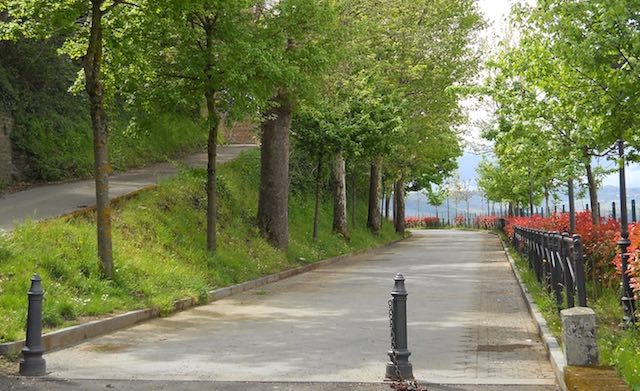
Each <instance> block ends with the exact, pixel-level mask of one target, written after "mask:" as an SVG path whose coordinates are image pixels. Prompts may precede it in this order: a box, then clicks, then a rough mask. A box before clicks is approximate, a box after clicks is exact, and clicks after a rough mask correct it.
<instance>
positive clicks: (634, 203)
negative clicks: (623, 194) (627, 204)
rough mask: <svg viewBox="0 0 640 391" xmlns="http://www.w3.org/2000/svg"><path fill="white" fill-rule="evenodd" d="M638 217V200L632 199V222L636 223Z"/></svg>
mask: <svg viewBox="0 0 640 391" xmlns="http://www.w3.org/2000/svg"><path fill="white" fill-rule="evenodd" d="M636 221H638V220H637V219H636V200H631V222H632V223H635V222H636Z"/></svg>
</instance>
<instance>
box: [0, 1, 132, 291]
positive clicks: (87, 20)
mask: <svg viewBox="0 0 640 391" xmlns="http://www.w3.org/2000/svg"><path fill="white" fill-rule="evenodd" d="M124 6H135V5H134V3H132V2H128V1H123V0H111V1H108V0H90V1H80V0H61V1H54V0H43V1H36V2H32V1H24V0H6V1H4V2H3V3H0V13H2V12H7V15H8V18H7V19H8V22H4V23H0V39H2V40H5V39H18V38H19V37H21V36H24V37H27V38H48V37H50V36H51V35H52V34H54V33H58V34H64V35H65V36H66V37H68V38H67V39H66V40H65V42H64V44H63V46H62V48H61V51H62V52H63V53H65V54H67V55H69V56H70V57H71V58H75V59H81V60H82V71H83V76H84V78H83V80H81V82H83V84H84V90H85V92H86V94H87V97H88V98H89V105H90V112H91V126H92V130H93V146H94V159H95V165H94V176H95V185H96V215H97V216H96V221H97V243H98V246H97V248H98V257H99V259H100V262H101V266H102V272H103V274H104V276H105V277H106V278H108V279H111V278H113V252H112V241H111V205H110V200H109V173H110V171H111V167H110V164H109V127H108V118H107V114H106V110H105V98H106V96H107V94H108V91H106V90H105V77H104V74H103V67H104V66H105V58H104V51H105V46H104V42H105V40H104V35H105V33H106V34H109V33H110V31H109V29H110V28H111V27H113V26H117V25H118V23H119V22H120V20H119V19H120V18H121V16H122V14H121V13H120V12H119V11H120V10H119V8H122V7H124ZM105 30H106V31H105ZM107 49H110V48H107Z"/></svg>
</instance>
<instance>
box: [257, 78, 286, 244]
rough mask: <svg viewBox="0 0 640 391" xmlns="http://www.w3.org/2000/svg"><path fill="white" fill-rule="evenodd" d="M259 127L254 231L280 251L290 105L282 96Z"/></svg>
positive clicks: (283, 240)
mask: <svg viewBox="0 0 640 391" xmlns="http://www.w3.org/2000/svg"><path fill="white" fill-rule="evenodd" d="M273 102H274V103H275V104H276V106H275V107H272V108H271V109H269V110H268V111H267V112H266V113H265V116H264V118H265V119H264V122H263V123H262V125H261V131H262V134H261V141H262V143H261V144H262V145H261V147H260V151H261V156H260V193H259V200H258V228H259V229H260V234H261V235H262V236H263V237H264V238H265V239H267V240H268V241H269V242H270V243H271V244H273V245H274V246H275V247H276V248H278V249H280V250H286V249H287V247H288V244H289V211H288V207H289V129H290V127H291V112H292V110H293V108H292V103H291V101H290V99H289V97H288V95H287V93H286V92H283V91H280V92H278V94H277V95H276V96H275V97H274V98H273Z"/></svg>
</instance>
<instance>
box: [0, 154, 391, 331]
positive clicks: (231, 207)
mask: <svg viewBox="0 0 640 391" xmlns="http://www.w3.org/2000/svg"><path fill="white" fill-rule="evenodd" d="M257 152H258V151H251V152H248V153H245V154H242V155H241V156H240V157H239V158H238V159H237V160H234V161H232V162H230V163H227V164H225V165H223V166H221V168H220V169H219V181H218V183H219V197H220V206H219V210H218V216H219V225H218V227H219V232H218V235H219V236H218V243H219V250H218V251H217V252H216V253H215V255H210V254H208V253H207V252H206V251H205V245H206V237H205V229H206V216H205V214H206V193H205V178H206V173H205V171H204V170H189V171H185V172H183V173H181V174H180V175H179V176H177V177H176V178H174V179H171V180H168V181H165V182H163V183H161V185H160V187H159V189H158V190H156V191H149V192H144V193H141V194H140V195H139V196H137V197H135V198H133V199H131V200H129V201H127V202H125V203H123V204H121V205H119V206H118V207H117V208H115V210H114V211H113V243H114V259H115V277H114V279H113V280H112V281H107V280H104V279H102V278H100V269H99V266H98V260H97V257H96V244H95V227H94V221H93V218H90V217H79V218H75V219H73V220H70V221H68V222H65V221H62V220H52V221H46V222H41V223H34V222H30V223H26V224H23V225H21V226H19V227H18V228H17V229H16V230H15V231H14V232H13V233H12V234H11V235H7V236H5V237H3V238H0V341H13V340H17V339H20V338H23V337H24V324H25V316H26V312H25V311H26V291H27V290H28V285H29V277H30V276H31V275H32V273H33V272H38V273H40V274H41V276H42V278H43V285H44V288H45V290H46V298H45V304H44V324H45V326H46V328H48V329H52V328H59V327H61V326H63V325H66V324H69V323H72V322H77V321H78V319H79V318H81V317H85V316H100V315H105V314H108V313H112V312H119V311H125V310H131V309H137V308H144V307H155V308H159V309H161V310H162V311H163V312H164V313H167V312H168V311H170V310H171V309H172V303H173V301H174V300H175V299H178V298H183V297H193V298H198V299H200V300H201V301H202V300H204V299H205V297H206V293H207V291H208V290H211V289H214V288H217V287H223V286H227V285H230V284H234V283H238V282H242V281H246V280H250V279H254V278H258V277H260V276H263V275H267V274H270V273H275V272H278V271H281V270H284V269H288V268H291V267H295V266H298V265H300V264H302V263H310V262H314V261H317V260H320V259H323V258H327V257H332V256H336V255H339V254H343V253H347V252H350V251H353V250H356V249H362V248H367V247H372V246H376V245H379V244H382V243H385V242H389V241H391V240H393V239H396V238H398V236H397V235H396V234H395V233H394V232H393V228H392V227H391V224H388V223H385V224H384V226H383V230H382V233H381V235H380V236H377V237H376V236H373V235H371V234H370V233H369V232H368V230H367V229H366V228H365V222H366V221H365V220H366V206H367V205H366V202H363V201H360V202H358V211H357V212H358V219H359V221H358V223H359V224H358V225H357V227H355V228H354V227H351V235H352V237H351V240H350V241H349V242H346V241H344V240H343V239H341V238H339V237H337V236H335V235H333V234H332V233H331V203H330V200H329V198H328V196H327V197H326V199H325V200H324V202H323V204H322V214H321V224H320V237H319V240H318V242H315V243H314V242H313V241H312V240H311V229H312V216H313V196H312V195H311V194H308V195H303V194H297V195H295V196H293V197H292V198H291V199H290V247H289V251H288V253H287V254H285V253H283V252H280V251H277V250H275V249H274V248H273V247H271V246H270V245H269V244H268V243H267V242H266V241H264V240H263V239H262V238H260V236H259V235H258V232H257V230H256V228H255V215H256V206H257V201H258V194H257V189H258V184H259V154H258V153H257ZM363 194H366V193H365V192H363Z"/></svg>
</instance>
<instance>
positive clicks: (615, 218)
mask: <svg viewBox="0 0 640 391" xmlns="http://www.w3.org/2000/svg"><path fill="white" fill-rule="evenodd" d="M611 217H612V218H613V219H614V220H618V218H617V216H616V202H615V201H613V202H612V203H611Z"/></svg>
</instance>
